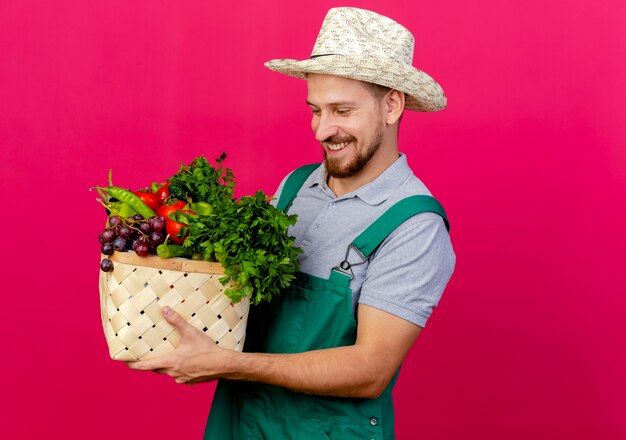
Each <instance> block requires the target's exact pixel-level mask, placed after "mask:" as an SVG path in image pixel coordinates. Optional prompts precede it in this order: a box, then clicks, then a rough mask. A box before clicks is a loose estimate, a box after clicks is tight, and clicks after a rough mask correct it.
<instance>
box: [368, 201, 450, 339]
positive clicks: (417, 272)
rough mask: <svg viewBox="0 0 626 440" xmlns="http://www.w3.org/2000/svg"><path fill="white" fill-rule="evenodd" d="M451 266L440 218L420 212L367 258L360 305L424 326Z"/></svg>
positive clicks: (444, 285) (447, 240) (442, 288)
mask: <svg viewBox="0 0 626 440" xmlns="http://www.w3.org/2000/svg"><path fill="white" fill-rule="evenodd" d="M455 263H456V256H455V254H454V251H453V249H452V244H451V242H450V236H449V235H448V232H447V230H446V228H445V225H444V223H443V220H442V219H441V217H440V216H438V215H437V214H433V213H423V214H418V215H416V216H414V217H411V218H410V219H408V220H407V221H405V222H404V223H403V224H402V225H400V226H399V227H398V228H397V229H396V230H395V231H394V232H393V233H392V234H390V235H389V237H387V239H386V240H385V241H384V242H383V243H382V244H381V245H380V246H379V248H378V249H377V250H376V251H375V252H374V254H373V255H372V256H371V259H370V263H369V266H368V268H367V273H366V275H365V280H364V282H363V286H362V288H361V296H360V298H359V303H360V304H367V305H369V306H372V307H376V308H378V309H380V310H384V311H386V312H389V313H391V314H393V315H396V316H399V317H401V318H403V319H406V320H407V321H410V322H412V323H414V324H416V325H418V326H420V327H424V326H425V325H426V321H427V320H428V318H430V316H431V314H432V311H433V309H434V308H435V307H436V306H437V304H438V303H439V300H440V299H441V296H442V294H443V291H444V289H445V287H446V285H447V283H448V281H449V280H450V277H451V276H452V272H453V271H454V266H455Z"/></svg>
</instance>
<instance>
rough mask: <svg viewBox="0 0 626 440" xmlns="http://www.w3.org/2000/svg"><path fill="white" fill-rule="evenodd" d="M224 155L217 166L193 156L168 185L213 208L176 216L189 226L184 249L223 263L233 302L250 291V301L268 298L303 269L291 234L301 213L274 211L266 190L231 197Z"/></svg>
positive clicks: (230, 178)
mask: <svg viewBox="0 0 626 440" xmlns="http://www.w3.org/2000/svg"><path fill="white" fill-rule="evenodd" d="M225 157H226V156H225V154H222V156H220V158H219V159H217V160H216V162H217V164H218V167H217V168H213V167H212V166H211V165H210V164H209V163H208V162H207V160H206V159H205V158H203V157H201V158H198V159H195V160H194V161H193V162H192V163H191V165H190V166H188V167H187V166H184V164H183V166H182V167H181V171H180V172H179V173H178V174H177V175H175V176H173V177H172V179H170V182H171V183H170V188H171V187H172V184H174V183H175V182H179V183H180V184H181V187H182V188H183V191H187V194H188V197H187V200H193V201H203V202H208V203H210V204H211V206H212V208H213V212H212V213H211V214H210V215H206V214H202V213H198V214H190V213H184V214H183V213H181V212H178V213H176V214H174V217H175V218H176V219H177V220H179V221H184V223H186V224H187V225H188V226H187V227H188V230H189V235H188V236H187V238H186V240H185V242H184V244H183V248H186V249H188V250H189V254H192V255H195V256H196V257H200V258H202V259H203V260H213V261H219V262H220V263H221V264H222V266H223V267H224V270H225V276H224V277H222V278H221V279H220V282H222V284H226V283H228V282H229V281H233V283H232V285H231V287H229V288H228V289H227V290H226V291H225V292H224V293H225V294H226V295H227V296H228V297H229V298H230V299H231V300H232V301H233V302H239V301H241V300H242V299H243V298H245V297H246V296H248V295H251V302H252V304H258V303H260V302H262V301H270V300H271V299H272V298H273V297H274V296H275V295H278V294H279V293H280V292H281V290H283V289H284V288H285V287H288V286H289V284H291V281H292V280H294V279H295V273H296V272H297V271H298V269H299V261H298V259H297V256H298V254H300V253H301V252H302V250H301V249H300V248H297V247H295V246H294V240H295V239H294V238H293V237H290V236H289V235H288V233H287V232H288V229H289V227H290V226H292V225H294V224H295V223H296V219H297V217H296V216H295V215H287V214H285V213H284V212H282V211H280V210H278V209H276V208H275V207H274V206H272V205H271V204H270V203H269V198H268V196H267V195H266V194H264V193H263V192H262V191H257V192H256V193H255V194H254V195H252V196H244V197H241V198H239V199H235V198H233V196H232V194H233V189H234V186H235V178H234V175H233V173H232V171H231V170H230V169H227V168H223V166H222V163H223V161H224V159H225Z"/></svg>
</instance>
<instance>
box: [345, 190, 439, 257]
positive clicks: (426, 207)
mask: <svg viewBox="0 0 626 440" xmlns="http://www.w3.org/2000/svg"><path fill="white" fill-rule="evenodd" d="M422 212H434V213H435V214H439V215H440V216H441V217H442V218H443V221H444V223H445V224H446V229H447V230H448V232H449V231H450V223H449V222H448V217H447V216H446V213H445V211H444V210H443V206H441V203H439V202H438V201H437V200H436V199H434V198H433V197H431V196H427V195H416V196H410V197H407V198H405V199H402V200H400V201H399V202H397V203H396V204H395V205H393V206H392V207H391V208H389V209H388V210H387V211H385V212H384V213H383V215H381V216H380V217H379V218H378V219H377V220H376V221H375V222H374V223H372V224H371V225H370V226H368V228H367V229H366V230H365V231H363V232H362V233H361V235H359V236H358V237H357V238H355V239H354V241H353V242H352V244H353V246H354V247H355V248H356V249H357V250H358V251H359V252H360V253H361V254H362V255H363V257H364V258H368V257H369V256H370V255H371V254H372V252H374V250H375V249H376V248H377V247H378V246H379V245H380V244H381V243H382V242H383V241H384V240H385V239H386V238H387V236H388V235H389V234H391V233H392V232H393V231H394V230H395V229H396V228H397V227H398V226H400V225H401V224H402V223H403V222H404V221H405V220H408V219H409V218H411V217H413V216H414V215H416V214H420V213H422Z"/></svg>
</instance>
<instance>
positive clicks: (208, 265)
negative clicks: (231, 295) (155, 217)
mask: <svg viewBox="0 0 626 440" xmlns="http://www.w3.org/2000/svg"><path fill="white" fill-rule="evenodd" d="M108 258H110V259H111V261H113V262H116V263H124V264H132V265H135V266H146V267H155V268H159V269H167V270H178V271H182V272H192V273H206V274H218V275H221V274H224V266H222V265H221V264H220V263H216V262H213V261H198V260H190V259H188V258H161V257H159V256H157V255H148V256H145V257H140V256H139V255H137V254H136V253H134V252H117V251H116V252H113V255H111V256H109V257H108Z"/></svg>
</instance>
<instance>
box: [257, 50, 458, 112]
mask: <svg viewBox="0 0 626 440" xmlns="http://www.w3.org/2000/svg"><path fill="white" fill-rule="evenodd" d="M265 66H266V67H267V68H268V69H270V70H273V71H275V72H279V73H284V74H285V75H289V76H293V77H295V78H300V79H306V75H307V73H322V74H327V75H336V76H341V77H344V78H350V79H356V80H359V81H365V82H370V83H374V84H379V85H382V86H385V87H390V88H392V89H396V90H399V91H401V92H404V93H405V94H406V103H405V108H406V109H407V110H414V111H421V112H434V111H438V110H442V109H444V108H445V107H446V104H447V100H446V96H445V95H444V93H443V90H442V88H441V86H440V85H439V84H438V83H437V82H436V81H435V80H434V79H433V78H431V77H430V76H429V75H428V74H426V73H424V72H422V71H421V70H419V69H416V68H415V67H413V66H410V65H406V64H401V63H397V62H395V61H393V60H390V59H388V58H375V57H364V56H358V55H324V56H320V57H316V58H311V59H308V60H292V59H276V60H270V61H268V62H266V63H265Z"/></svg>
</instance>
